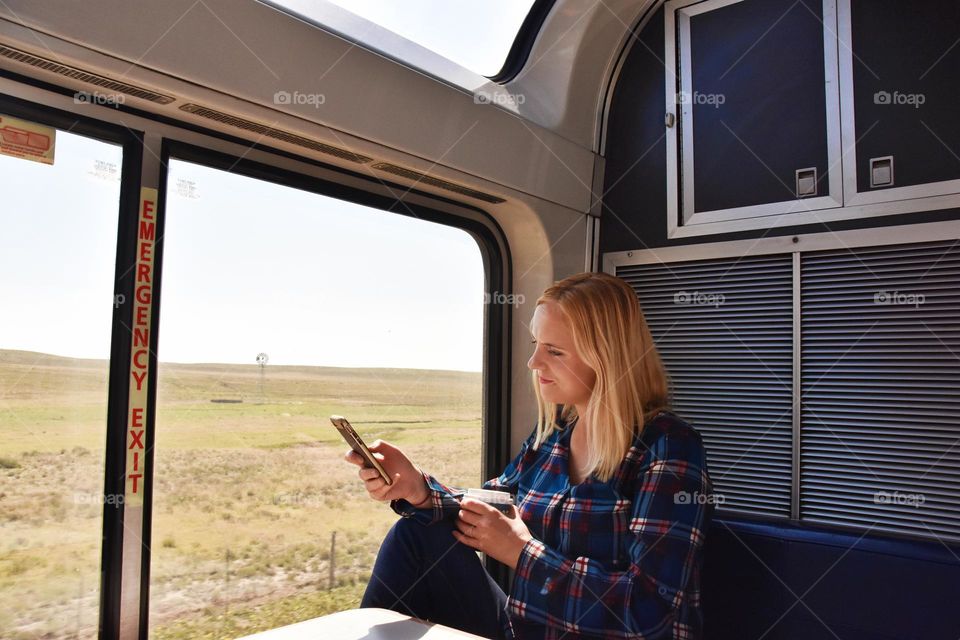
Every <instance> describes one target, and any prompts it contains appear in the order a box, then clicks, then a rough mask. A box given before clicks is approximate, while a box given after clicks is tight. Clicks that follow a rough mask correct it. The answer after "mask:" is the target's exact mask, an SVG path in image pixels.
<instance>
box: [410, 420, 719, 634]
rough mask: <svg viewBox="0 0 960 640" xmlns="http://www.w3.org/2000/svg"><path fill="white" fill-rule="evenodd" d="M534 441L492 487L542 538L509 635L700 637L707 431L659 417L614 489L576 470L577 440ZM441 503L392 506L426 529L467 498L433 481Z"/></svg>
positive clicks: (531, 548) (512, 608) (708, 509)
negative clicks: (509, 498)
mask: <svg viewBox="0 0 960 640" xmlns="http://www.w3.org/2000/svg"><path fill="white" fill-rule="evenodd" d="M574 428H576V424H574V425H573V426H572V427H570V428H565V429H562V430H558V431H555V432H554V433H553V434H551V436H550V437H549V438H548V439H547V440H546V441H544V442H543V443H542V444H541V445H540V447H538V448H537V449H533V447H532V445H533V440H534V436H535V433H534V434H531V436H530V437H529V438H528V439H527V441H526V442H524V444H523V447H522V448H521V450H520V453H519V454H518V455H517V457H516V458H515V459H514V460H513V461H512V462H511V463H510V464H509V465H508V466H507V468H506V469H505V470H504V472H503V473H502V474H501V475H500V476H499V477H497V478H494V479H493V480H489V481H487V482H485V483H484V485H483V487H484V488H485V489H499V490H504V491H509V492H511V493H514V494H516V501H517V507H518V509H519V511H520V515H521V517H522V518H523V521H524V523H525V524H526V525H527V527H528V528H529V530H530V533H531V534H532V535H533V539H532V540H530V541H528V542H527V544H526V545H525V546H524V548H523V551H522V552H521V554H520V561H519V563H518V564H517V568H516V572H515V574H514V580H513V584H512V586H511V588H510V593H509V594H508V596H509V597H508V599H507V611H508V614H509V619H510V620H509V621H510V627H511V628H510V629H507V630H505V631H506V633H507V637H513V638H523V639H527V638H538V639H539V638H542V639H544V640H551V639H552V640H559V639H560V638H563V639H564V640H573V639H575V638H591V637H599V638H643V639H647V640H652V639H654V638H656V639H660V638H664V639H666V638H669V639H671V640H699V639H700V638H701V637H702V635H703V616H702V612H701V608H700V567H701V564H702V551H703V543H704V539H705V534H706V529H707V527H708V525H709V522H710V519H711V517H712V515H713V509H714V505H713V496H712V486H711V483H710V477H709V475H708V473H707V462H706V455H705V453H704V449H703V443H702V440H701V438H700V435H699V434H698V433H697V432H696V431H695V430H694V429H693V428H692V427H691V426H690V425H688V424H687V423H685V422H684V421H682V420H681V419H680V418H678V417H677V416H676V415H674V414H673V413H670V412H661V413H659V414H658V415H657V416H656V417H654V418H653V419H651V420H650V421H649V422H648V423H647V424H646V425H645V428H644V430H643V433H642V435H640V436H636V437H634V440H633V443H632V445H631V447H630V450H629V451H628V452H627V454H626V455H625V456H624V458H623V460H622V461H621V463H620V465H619V467H618V468H617V471H616V472H615V473H614V475H613V477H612V478H611V479H610V480H609V481H607V482H601V481H600V480H598V479H597V478H596V477H594V476H590V477H588V478H587V479H585V480H584V481H583V482H581V483H580V484H577V485H571V484H570V477H569V474H568V464H569V446H570V434H571V433H572V432H573V429H574ZM424 477H425V478H426V480H427V483H428V485H429V487H430V490H431V497H432V501H433V503H432V508H426V509H414V508H413V507H412V506H410V504H409V503H408V502H406V501H404V500H399V501H395V502H394V504H393V508H394V510H395V511H397V513H400V514H401V515H403V516H406V517H413V518H416V519H417V520H419V521H421V522H423V523H424V524H429V523H432V522H436V521H439V520H442V519H451V518H455V517H456V514H457V511H458V510H459V504H458V502H457V499H456V497H454V496H455V495H459V493H460V492H458V491H456V490H455V489H452V488H450V487H447V486H445V485H443V484H441V483H440V482H438V481H437V480H436V478H434V477H433V476H430V475H429V474H424Z"/></svg>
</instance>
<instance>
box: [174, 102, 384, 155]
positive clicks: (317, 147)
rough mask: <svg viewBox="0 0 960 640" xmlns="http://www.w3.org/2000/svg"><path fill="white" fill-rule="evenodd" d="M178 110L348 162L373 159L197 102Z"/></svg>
mask: <svg viewBox="0 0 960 640" xmlns="http://www.w3.org/2000/svg"><path fill="white" fill-rule="evenodd" d="M180 110H181V111H186V112H187V113H192V114H194V115H197V116H200V117H201V118H206V119H207V120H213V121H215V122H220V123H222V124H225V125H229V126H231V127H236V128H238V129H243V130H244V131H252V132H253V133H257V134H259V135H261V136H263V137H265V138H272V139H274V140H280V141H282V142H286V143H288V144H292V145H296V146H298V147H303V148H305V149H311V150H313V151H319V152H320V153H325V154H327V155H330V156H336V157H337V158H342V159H343V160H348V161H350V162H356V163H358V164H365V163H367V162H370V161H372V160H373V158H370V157H368V156H364V155H361V154H359V153H354V152H352V151H347V150H346V149H341V148H339V147H334V146H332V145H329V144H324V143H322V142H317V141H316V140H311V139H310V138H306V137H304V136H301V135H297V134H295V133H290V132H289V131H284V130H283V129H276V128H274V127H268V126H267V125H264V124H260V123H259V122H254V121H253V120H246V119H244V118H238V117H236V116H232V115H230V114H229V113H224V112H222V111H217V110H216V109H210V108H209V107H204V106H201V105H198V104H185V105H182V106H181V107H180Z"/></svg>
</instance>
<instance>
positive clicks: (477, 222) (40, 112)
mask: <svg viewBox="0 0 960 640" xmlns="http://www.w3.org/2000/svg"><path fill="white" fill-rule="evenodd" d="M75 94H76V92H75V91H74V90H71V89H67V88H65V87H63V86H60V85H55V84H51V83H48V82H44V81H40V80H36V79H33V78H29V77H25V76H23V75H21V74H17V73H13V72H10V71H7V70H4V69H0V111H3V112H4V113H9V115H11V116H13V117H20V118H23V119H27V120H33V121H36V122H41V123H44V124H48V125H51V126H59V127H61V128H64V129H71V130H72V131H73V132H75V133H82V134H84V135H92V136H93V137H99V138H101V139H103V140H105V141H108V142H114V143H117V144H121V143H122V144H124V145H130V146H129V147H127V146H124V159H123V172H122V174H121V197H120V212H119V216H120V219H119V225H120V226H119V232H118V242H117V265H118V266H117V269H116V275H117V277H118V278H119V281H118V282H117V285H116V288H115V292H116V293H122V294H123V295H125V296H126V299H127V300H133V299H134V296H133V290H134V284H135V283H134V274H133V273H132V270H128V269H121V268H120V267H119V265H127V264H135V262H136V247H137V231H138V224H137V223H138V219H137V218H138V216H137V215H136V213H137V212H138V209H139V206H140V196H141V188H142V187H153V188H157V189H158V198H159V200H158V207H157V209H158V210H157V213H156V218H157V220H156V221H157V230H156V233H157V235H158V237H160V235H161V234H162V233H163V230H162V229H163V226H162V224H163V216H164V211H163V210H164V206H165V188H166V173H167V172H166V171H165V166H166V162H167V160H168V158H169V157H170V154H171V152H175V155H176V157H177V159H183V160H188V161H193V162H198V161H199V163H200V164H206V165H208V166H215V165H211V162H220V163H224V162H225V163H226V166H227V167H229V166H231V165H235V166H239V167H244V168H248V167H254V168H257V170H258V171H259V172H260V173H255V174H254V175H252V176H251V177H255V178H260V179H266V180H269V181H271V182H278V183H280V184H288V185H289V186H295V187H296V188H301V189H303V188H306V190H310V191H314V192H317V193H320V194H322V195H327V196H331V197H339V196H338V195H337V194H340V196H348V195H352V197H353V198H354V199H353V200H352V201H354V202H357V203H358V204H363V205H365V206H374V207H376V208H379V209H381V210H384V211H387V212H389V213H397V214H403V212H402V211H398V210H397V207H396V202H398V201H402V203H403V207H407V208H408V209H409V210H410V211H415V212H416V215H417V216H418V217H421V218H423V219H427V220H430V221H434V222H439V223H441V224H448V225H450V226H455V227H457V228H461V229H463V230H465V231H467V232H468V233H471V235H473V237H474V238H475V239H477V242H478V248H479V249H480V254H481V259H482V260H483V265H484V273H485V278H484V279H485V283H484V284H485V292H486V293H488V294H490V295H491V296H492V294H493V293H495V292H499V293H509V292H510V291H512V284H511V283H512V282H513V265H512V258H511V254H510V248H509V245H508V244H507V240H506V238H507V236H506V233H505V232H504V231H503V229H502V228H501V227H500V225H499V224H498V223H497V221H496V219H495V218H494V217H493V216H491V215H490V214H488V213H487V212H485V211H484V210H482V209H480V208H478V207H475V206H473V205H472V204H468V203H464V202H459V201H456V200H453V199H449V198H444V197H440V196H437V195H435V194H432V193H429V192H425V191H421V190H418V189H416V188H411V187H408V186H405V185H401V184H398V183H394V182H389V181H385V180H383V179H380V178H378V177H375V176H371V175H366V174H363V173H360V172H359V171H351V170H348V169H344V168H341V167H337V166H334V165H330V164H326V163H324V162H321V161H318V160H314V159H312V158H306V157H302V156H299V155H297V154H295V153H291V152H289V151H285V150H283V149H277V148H273V147H270V146H269V145H268V144H264V143H263V142H253V141H250V140H245V139H243V138H239V137H236V136H231V135H229V134H224V133H222V132H219V131H216V130H213V129H207V128H205V127H201V126H197V125H194V124H190V123H185V122H181V121H179V120H176V119H172V118H168V117H164V116H157V115H154V114H150V113H147V112H144V111H140V110H138V109H135V108H132V107H128V106H126V105H120V106H118V107H110V106H104V105H90V104H78V103H77V102H76V101H75V100H74V96H75ZM191 153H192V154H195V155H191ZM204 158H206V160H207V161H203V159H204ZM285 181H286V182H285ZM320 187H324V188H326V189H329V191H318V189H319V188H320ZM390 194H399V198H397V197H393V196H391V195H390ZM391 205H392V206H391ZM162 249H163V248H162V244H161V243H160V242H158V243H157V245H156V251H155V253H154V257H155V262H154V278H155V280H154V289H153V291H154V297H153V302H152V309H151V327H152V328H153V330H152V332H151V336H150V340H151V343H150V358H149V363H148V370H149V371H150V372H152V375H149V376H148V385H147V387H148V390H147V398H148V400H147V402H148V408H147V416H146V417H147V419H146V421H145V424H146V430H147V433H146V446H147V447H148V455H147V469H146V474H145V476H144V491H145V495H144V511H143V514H144V516H143V521H142V525H143V526H142V529H141V530H139V531H129V529H130V524H129V523H127V524H126V526H125V524H124V520H123V518H124V509H123V506H122V505H117V506H116V507H115V512H113V513H110V514H109V517H108V516H105V517H104V522H103V541H104V543H103V552H102V557H103V560H102V563H101V590H100V597H101V601H100V611H99V628H100V634H101V636H103V637H123V638H131V637H134V636H136V637H142V638H146V637H147V633H148V628H149V627H148V625H149V619H148V615H149V581H150V544H151V531H150V528H149V527H150V524H151V517H150V511H151V509H152V491H153V462H154V461H153V455H152V449H149V447H151V446H152V443H153V430H154V426H155V407H156V371H157V365H158V362H157V358H156V348H157V340H158V336H159V333H160V330H161V329H162V327H160V325H159V309H160V306H159V305H160V295H159V292H160V285H161V281H162ZM125 272H129V273H125ZM132 307H133V306H132V305H121V306H120V307H119V308H116V309H115V310H114V315H113V333H112V343H111V355H110V373H109V375H110V382H109V397H108V429H107V452H106V468H105V474H104V475H105V477H104V487H105V489H104V491H105V493H106V494H120V495H122V494H123V493H124V489H125V475H124V474H125V450H126V439H127V426H128V425H127V414H128V411H129V409H128V407H129V376H130V353H131V344H130V343H131V338H130V332H129V331H128V330H127V329H126V327H129V326H132V324H131V323H132V316H133V308H132ZM485 307H486V308H485V309H484V312H485V315H484V319H483V333H484V345H483V371H482V373H481V375H482V385H483V386H482V389H483V391H482V393H483V398H482V407H483V408H482V423H483V433H482V447H483V459H482V460H481V468H482V470H483V474H484V476H487V477H490V476H492V475H495V474H497V473H499V472H500V470H501V469H502V468H503V467H504V466H505V465H506V464H507V462H509V460H510V458H511V386H512V371H511V359H512V348H511V341H512V330H511V324H512V313H513V309H512V307H511V306H510V305H505V304H504V305H485ZM125 531H126V532H127V533H128V537H134V538H135V540H136V541H137V542H140V543H141V545H140V546H141V549H142V554H141V556H140V566H139V567H131V566H129V564H130V563H129V562H128V566H126V567H124V565H123V561H124V558H125V557H126V558H127V559H128V560H129V556H125V554H124V553H123V544H124V533H125ZM126 542H127V544H130V540H127V541H126ZM489 568H490V572H491V574H492V575H493V577H494V578H495V579H496V580H497V581H498V582H499V583H500V584H501V585H503V586H504V587H505V588H508V587H509V572H508V571H507V570H506V569H505V567H502V566H501V565H499V564H496V563H491V564H490V567H489ZM124 576H125V577H126V578H127V580H128V582H127V583H126V584H123V583H122V579H123V577H124ZM128 607H130V609H129V611H130V612H129V613H124V614H123V618H122V619H121V609H122V608H123V609H124V611H127V610H128V609H127V608H128ZM134 610H136V613H133V611H134Z"/></svg>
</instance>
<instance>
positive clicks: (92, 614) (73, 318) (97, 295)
mask: <svg viewBox="0 0 960 640" xmlns="http://www.w3.org/2000/svg"><path fill="white" fill-rule="evenodd" d="M4 129H5V131H10V127H9V126H7V123H4ZM51 133H52V131H51ZM24 135H26V134H24ZM49 137H51V138H54V139H55V149H54V163H53V164H52V165H46V164H41V163H37V162H30V161H27V160H24V159H19V158H11V157H8V156H2V155H0V188H2V191H3V196H2V198H3V204H2V206H0V272H2V273H3V274H4V277H3V278H0V300H2V303H0V304H2V308H3V311H2V312H0V522H2V525H0V526H2V531H3V533H2V534H0V630H2V631H0V634H2V635H3V636H4V637H6V638H21V637H23V638H93V637H95V636H96V634H97V620H98V606H99V599H100V598H99V587H100V557H101V536H102V534H103V525H102V514H103V510H104V505H105V501H106V500H109V499H122V496H106V497H105V496H104V493H103V481H104V459H105V451H104V444H105V441H106V423H107V379H108V371H109V357H110V340H111V337H110V328H111V318H112V311H113V307H112V305H111V300H112V296H113V291H114V275H115V262H116V260H115V258H116V253H117V251H116V247H117V244H116V243H117V223H118V211H119V205H120V170H121V166H122V156H123V150H122V148H121V147H120V146H117V145H114V144H109V143H105V142H101V141H99V140H94V139H90V138H86V137H82V136H79V135H74V134H71V133H68V132H66V131H56V132H55V136H49Z"/></svg>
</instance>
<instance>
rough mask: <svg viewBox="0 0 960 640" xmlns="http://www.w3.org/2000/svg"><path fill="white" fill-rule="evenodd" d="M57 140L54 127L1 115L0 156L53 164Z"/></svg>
mask: <svg viewBox="0 0 960 640" xmlns="http://www.w3.org/2000/svg"><path fill="white" fill-rule="evenodd" d="M56 139H57V130H56V129H54V128H53V127H48V126H46V125H42V124H36V123H35V122H27V121H26V120H20V119H18V118H11V117H10V116H5V115H0V155H5V156H13V157H14V158H23V159H24V160H32V161H34V162H41V163H43V164H53V150H54V147H55V146H56Z"/></svg>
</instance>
